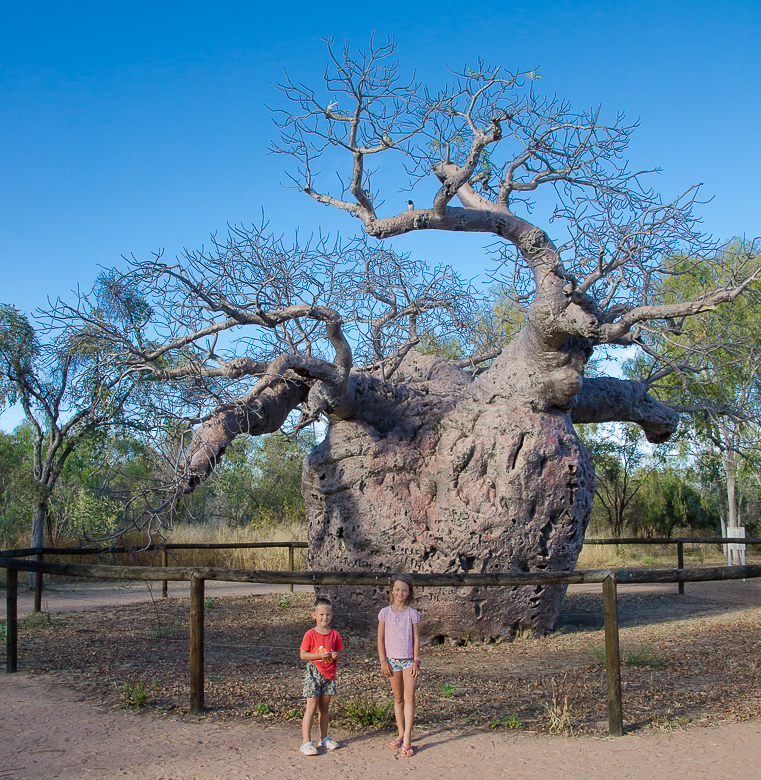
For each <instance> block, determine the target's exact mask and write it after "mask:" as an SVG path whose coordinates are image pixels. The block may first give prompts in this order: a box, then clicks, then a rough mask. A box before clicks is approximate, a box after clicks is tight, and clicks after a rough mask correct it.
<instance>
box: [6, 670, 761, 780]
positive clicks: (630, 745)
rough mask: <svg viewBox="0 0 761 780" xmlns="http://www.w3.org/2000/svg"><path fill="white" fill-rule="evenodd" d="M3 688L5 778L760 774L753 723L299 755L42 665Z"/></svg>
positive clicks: (444, 738) (445, 736)
mask: <svg viewBox="0 0 761 780" xmlns="http://www.w3.org/2000/svg"><path fill="white" fill-rule="evenodd" d="M0 695H1V696H2V702H3V706H2V707H0V734H2V741H0V778H3V780H11V779H12V778H17V779H18V780H49V779H50V778H60V780H82V778H94V779H96V780H98V779H102V780H112V778H116V777H119V778H139V780H246V779H247V778H248V780H254V778H263V777H267V778H269V779H270V780H294V778H314V777H332V778H341V779H343V778H345V779H346V780H349V778H363V779H364V778H400V777H411V778H417V779H419V780H428V779H429V778H430V779H431V780H434V779H435V780H450V779H451V780H463V778H466V777H468V776H469V775H470V774H472V773H474V772H477V773H478V775H479V778H481V779H482V780H491V779H492V778H518V779H520V780H533V779H535V778H541V779H542V780H555V778H558V779H560V778H562V779H563V780H598V778H599V780H609V778H611V777H616V778H630V779H631V780H653V779H656V780H659V778H666V777H668V778H691V780H694V779H695V778H710V780H725V779H726V780H737V779H738V778H743V780H755V779H756V778H761V724H760V723H758V722H750V723H731V724H728V725H726V726H722V727H719V728H713V729H701V728H694V729H690V730H689V731H685V732H675V733H671V734H650V735H647V736H644V737H631V736H630V737H622V738H621V739H615V740H614V739H593V738H570V739H563V738H560V737H546V736H533V735H531V734H525V733H520V734H515V735H513V734H508V733H504V732H503V733H488V732H474V733H454V732H448V731H437V732H428V733H424V734H419V735H418V736H417V738H416V740H415V741H416V743H417V745H418V746H419V752H418V754H417V755H416V756H415V757H413V758H411V759H403V758H401V757H400V756H399V755H398V754H397V753H396V752H394V751H391V750H388V749H387V748H386V742H387V735H386V734H382V735H373V734H360V735H357V734H341V733H336V734H335V735H334V736H335V737H336V738H338V739H340V740H342V742H343V748H342V749H341V750H338V751H336V752H335V753H332V754H324V755H320V756H317V757H314V758H306V757H303V756H301V754H300V753H299V752H298V750H297V747H298V744H299V734H298V727H297V726H294V727H293V728H287V729H286V728H283V727H273V728H263V727H261V726H258V727H256V726H250V725H242V724H237V723H224V724H218V723H208V722H204V721H203V720H201V721H200V722H197V723H196V722H182V721H177V720H173V719H171V718H159V717H156V716H153V715H149V714H144V713H140V714H132V713H128V712H125V711H121V710H116V709H110V708H105V707H99V706H97V705H93V704H92V703H90V702H87V701H82V700H81V697H79V696H78V695H77V694H75V693H74V692H73V691H71V690H70V689H68V688H66V687H65V686H61V685H57V684H55V682H54V681H53V680H51V679H50V678H48V677H46V676H30V675H24V674H18V675H10V676H3V677H1V678H0Z"/></svg>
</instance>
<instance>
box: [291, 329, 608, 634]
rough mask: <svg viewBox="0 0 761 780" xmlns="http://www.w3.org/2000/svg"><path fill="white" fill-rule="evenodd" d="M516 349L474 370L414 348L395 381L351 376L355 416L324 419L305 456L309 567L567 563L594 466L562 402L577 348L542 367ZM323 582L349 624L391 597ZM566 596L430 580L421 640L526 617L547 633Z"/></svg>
mask: <svg viewBox="0 0 761 780" xmlns="http://www.w3.org/2000/svg"><path fill="white" fill-rule="evenodd" d="M514 344H515V342H514ZM525 357H526V356H525V354H521V350H520V345H519V346H518V347H515V346H514V345H512V344H511V345H510V347H508V349H507V350H506V352H505V353H503V355H502V356H501V357H500V358H499V359H498V361H497V362H496V363H495V364H494V365H493V366H492V367H491V368H490V369H489V371H487V372H485V373H484V374H482V375H481V376H480V377H479V378H477V379H476V380H471V377H470V376H469V375H468V374H467V373H466V372H465V371H463V370H461V369H459V368H457V367H454V366H452V365H451V364H450V363H448V362H447V361H445V360H441V359H439V358H436V357H433V356H430V355H420V354H419V353H410V355H409V356H408V357H407V359H406V360H405V362H404V364H403V365H402V366H401V367H400V369H399V370H398V371H397V372H396V374H395V375H394V376H393V383H392V384H391V383H387V384H384V383H383V382H380V381H378V380H374V381H370V380H365V381H363V382H359V381H357V386H356V387H355V392H356V393H361V395H362V405H361V407H357V408H358V411H357V414H356V416H355V417H353V418H351V419H347V420H335V421H333V424H332V425H331V426H330V428H329V430H328V432H327V435H326V438H325V440H324V441H323V442H322V443H321V444H320V445H319V446H318V447H317V448H315V450H313V452H312V453H311V454H310V455H309V457H308V458H307V459H306V461H305V464H304V473H303V491H304V495H305V498H306V502H307V517H308V524H309V531H308V533H309V567H310V568H312V569H316V570H323V571H331V570H341V569H345V570H355V571H356V570H360V571H361V570H368V571H370V570H375V571H377V570H386V571H414V572H418V573H424V572H496V571H502V572H507V571H515V572H530V571H543V570H549V571H557V570H571V569H573V568H574V566H575V563H576V559H577V557H578V554H579V552H580V550H581V546H582V543H583V538H584V532H585V530H586V524H587V521H588V518H589V513H590V509H591V505H592V496H593V492H594V471H593V467H592V462H591V459H590V457H589V455H588V453H587V452H586V450H585V449H584V447H583V445H582V444H581V442H580V441H579V439H578V437H577V435H576V433H575V431H574V428H573V425H572V423H571V419H570V413H569V411H568V409H567V408H562V407H561V406H559V404H562V405H564V406H567V405H568V404H569V402H570V401H571V400H572V399H573V397H574V395H575V394H576V393H577V392H578V391H579V389H580V385H581V376H580V373H579V372H578V371H576V370H574V368H573V367H569V363H570V362H573V360H572V359H568V360H558V356H557V355H556V354H551V355H550V356H549V357H548V361H547V365H545V366H543V367H540V366H538V365H533V366H532V365H531V362H532V361H530V360H526V359H525ZM553 362H554V363H555V365H554V366H553V365H552V363H553ZM534 363H536V361H534ZM541 368H543V369H544V370H540V369H541ZM539 386H541V392H538V388H539ZM328 590H329V593H330V596H331V598H332V599H333V601H334V609H335V612H336V616H337V618H338V620H339V621H341V622H345V623H353V624H357V623H360V624H361V623H366V624H370V625H372V623H373V621H374V620H375V616H376V614H377V612H378V610H379V609H380V608H381V607H382V606H383V605H384V602H387V596H386V594H385V592H384V591H382V590H380V589H370V588H351V587H332V588H330V589H328ZM564 594H565V586H562V585H551V586H539V585H538V586H530V587H514V588H505V589H486V588H472V589H466V588H460V589H455V588H452V589H436V590H430V591H429V592H424V593H421V594H420V595H419V601H420V604H421V608H422V610H423V613H424V620H423V623H422V626H421V629H422V638H423V641H427V642H429V643H440V642H442V641H445V640H447V639H448V640H449V641H454V642H457V643H459V642H461V641H477V642H485V641H500V640H502V639H510V638H512V637H513V636H514V635H515V634H516V632H517V631H518V630H519V629H521V628H525V629H528V630H531V631H533V632H535V633H537V634H543V633H545V632H547V631H549V630H551V629H552V628H553V626H554V625H555V622H556V620H557V617H558V615H559V612H560V608H561V605H562V600H563V596H564Z"/></svg>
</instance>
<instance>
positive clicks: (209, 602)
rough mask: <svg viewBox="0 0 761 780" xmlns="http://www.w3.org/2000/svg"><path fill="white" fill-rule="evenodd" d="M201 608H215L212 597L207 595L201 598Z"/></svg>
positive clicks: (208, 609)
mask: <svg viewBox="0 0 761 780" xmlns="http://www.w3.org/2000/svg"><path fill="white" fill-rule="evenodd" d="M203 608H204V609H205V610H206V611H207V612H213V611H214V610H215V609H216V605H215V604H214V599H213V598H212V597H211V596H207V597H206V598H205V599H204V600H203Z"/></svg>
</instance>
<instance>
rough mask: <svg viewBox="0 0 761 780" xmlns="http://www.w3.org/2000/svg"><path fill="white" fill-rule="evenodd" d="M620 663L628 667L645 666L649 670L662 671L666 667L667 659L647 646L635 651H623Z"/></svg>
mask: <svg viewBox="0 0 761 780" xmlns="http://www.w3.org/2000/svg"><path fill="white" fill-rule="evenodd" d="M622 661H623V662H624V663H625V664H627V665H628V666H647V667H649V668H650V669H663V668H665V667H666V666H668V659H667V658H666V657H665V656H663V655H660V654H659V653H657V652H656V651H655V650H653V648H652V646H651V645H649V644H647V645H642V646H641V647H638V648H637V649H636V650H624V652H623V654H622Z"/></svg>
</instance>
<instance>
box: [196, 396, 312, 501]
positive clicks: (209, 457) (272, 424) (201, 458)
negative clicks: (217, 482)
mask: <svg viewBox="0 0 761 780" xmlns="http://www.w3.org/2000/svg"><path fill="white" fill-rule="evenodd" d="M308 393H309V385H307V384H306V383H305V382H297V381H281V382H278V383H277V384H276V385H274V386H272V387H268V388H267V389H266V390H264V391H263V392H262V393H261V395H259V396H258V397H257V398H256V399H254V401H252V402H251V403H249V404H247V405H245V406H237V407H235V408H233V409H228V410H225V411H223V412H220V413H219V414H217V415H215V416H214V417H213V418H212V419H211V420H209V421H207V422H205V423H204V424H203V425H201V427H200V428H199V429H198V430H197V431H196V433H195V436H194V437H193V441H192V442H191V444H190V447H189V448H188V452H187V455H186V457H185V468H184V473H183V474H182V476H181V484H182V492H184V493H190V492H192V490H193V489H194V488H195V487H196V485H198V484H199V483H200V482H203V480H204V479H206V478H207V477H208V476H209V475H210V474H211V472H212V471H213V470H214V467H215V466H216V465H217V463H218V462H219V460H220V458H221V457H222V456H223V455H224V452H225V450H226V449H227V447H229V446H230V444H232V442H233V440H234V439H235V437H236V436H238V435H239V434H241V433H247V434H249V435H251V436H260V435H262V434H265V433H273V432H274V431H277V430H278V429H279V428H280V426H281V425H283V423H284V422H285V420H286V418H287V417H288V415H289V414H290V413H291V412H292V411H293V410H294V409H295V408H296V407H297V406H298V405H299V404H300V403H302V402H303V401H304V400H306V397H307V395H308Z"/></svg>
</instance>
